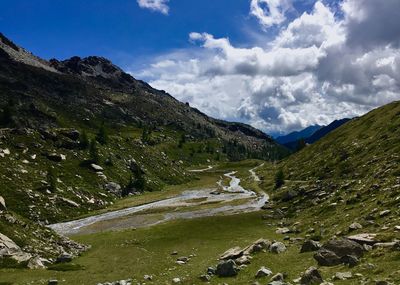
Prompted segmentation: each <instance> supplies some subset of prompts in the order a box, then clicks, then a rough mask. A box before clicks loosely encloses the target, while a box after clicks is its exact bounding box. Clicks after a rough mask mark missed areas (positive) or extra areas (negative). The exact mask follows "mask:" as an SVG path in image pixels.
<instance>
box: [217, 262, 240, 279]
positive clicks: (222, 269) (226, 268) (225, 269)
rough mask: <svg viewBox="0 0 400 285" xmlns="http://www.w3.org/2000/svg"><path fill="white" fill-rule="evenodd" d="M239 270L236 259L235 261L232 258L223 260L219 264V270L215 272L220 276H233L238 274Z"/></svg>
mask: <svg viewBox="0 0 400 285" xmlns="http://www.w3.org/2000/svg"><path fill="white" fill-rule="evenodd" d="M238 271H239V270H238V268H237V266H236V263H235V261H233V260H232V259H229V260H223V261H221V262H220V263H219V264H218V266H217V270H216V271H215V273H216V274H217V275H218V276H219V277H232V276H236V275H237V274H238Z"/></svg>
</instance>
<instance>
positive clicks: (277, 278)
mask: <svg viewBox="0 0 400 285" xmlns="http://www.w3.org/2000/svg"><path fill="white" fill-rule="evenodd" d="M284 279H285V275H283V273H277V274H275V275H274V276H272V277H271V281H283V280H284Z"/></svg>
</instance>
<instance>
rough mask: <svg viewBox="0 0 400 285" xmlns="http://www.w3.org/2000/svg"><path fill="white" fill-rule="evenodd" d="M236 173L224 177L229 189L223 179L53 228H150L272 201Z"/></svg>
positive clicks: (87, 230)
mask: <svg viewBox="0 0 400 285" xmlns="http://www.w3.org/2000/svg"><path fill="white" fill-rule="evenodd" d="M235 173H236V172H230V173H226V174H224V176H225V177H227V178H229V179H230V182H229V185H228V186H224V185H223V180H222V179H221V180H220V181H218V183H217V186H218V187H216V188H206V189H198V190H188V191H184V192H182V193H181V194H179V195H178V196H176V197H173V198H168V199H165V200H160V201H156V202H151V203H148V204H144V205H140V206H134V207H130V208H126V209H122V210H117V211H112V212H108V213H104V214H99V215H95V216H91V217H87V218H83V219H79V220H74V221H70V222H65V223H58V224H52V225H49V227H50V228H52V229H53V230H55V231H56V232H57V233H59V234H62V235H66V236H70V235H76V234H90V233H96V232H102V231H109V230H122V229H132V228H141V227H148V226H153V225H156V224H160V223H164V222H167V221H171V220H176V219H192V218H199V217H209V216H216V215H232V214H238V213H248V212H253V211H258V210H259V209H260V208H261V207H262V206H263V205H264V204H265V203H266V202H267V201H268V195H267V194H261V195H257V194H256V193H255V192H253V191H249V190H246V189H244V188H243V187H242V186H241V185H240V179H239V178H237V177H236V176H235Z"/></svg>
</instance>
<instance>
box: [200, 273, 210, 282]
mask: <svg viewBox="0 0 400 285" xmlns="http://www.w3.org/2000/svg"><path fill="white" fill-rule="evenodd" d="M200 280H201V281H203V282H209V281H211V276H210V275H208V274H204V275H201V276H200Z"/></svg>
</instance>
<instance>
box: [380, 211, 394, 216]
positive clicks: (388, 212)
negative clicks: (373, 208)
mask: <svg viewBox="0 0 400 285" xmlns="http://www.w3.org/2000/svg"><path fill="white" fill-rule="evenodd" d="M391 212H392V211H390V210H384V211H381V212H380V213H379V217H385V216H387V215H389V214H390V213H391Z"/></svg>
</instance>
